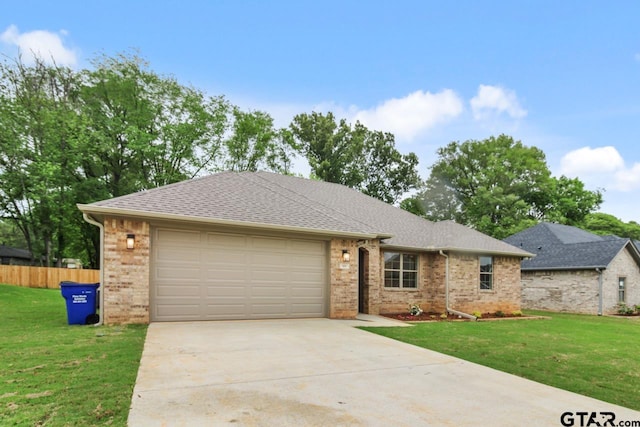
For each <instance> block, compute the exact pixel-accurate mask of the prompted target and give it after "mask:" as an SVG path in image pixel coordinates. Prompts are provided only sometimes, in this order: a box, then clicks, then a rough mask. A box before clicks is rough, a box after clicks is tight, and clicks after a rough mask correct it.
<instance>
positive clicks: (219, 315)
mask: <svg viewBox="0 0 640 427" xmlns="http://www.w3.org/2000/svg"><path fill="white" fill-rule="evenodd" d="M326 252H327V250H326V243H325V242H324V241H320V240H301V239H293V238H280V237H269V236H260V235H247V234H233V233H218V232H210V231H199V230H178V229H169V228H155V229H153V235H152V251H151V254H152V255H151V258H152V265H151V320H152V321H178V320H221V319H265V318H295V317H325V316H326V299H327V271H326V270H327V260H326V258H327V254H326Z"/></svg>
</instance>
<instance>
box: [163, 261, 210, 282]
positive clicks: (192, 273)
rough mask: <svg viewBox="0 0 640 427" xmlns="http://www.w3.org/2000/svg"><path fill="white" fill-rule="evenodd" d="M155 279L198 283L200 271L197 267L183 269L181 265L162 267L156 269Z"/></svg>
mask: <svg viewBox="0 0 640 427" xmlns="http://www.w3.org/2000/svg"><path fill="white" fill-rule="evenodd" d="M156 279H158V280H160V281H162V280H171V281H175V280H181V281H191V280H193V281H196V282H199V281H200V271H199V270H198V268H197V267H193V266H192V267H191V268H185V267H184V266H183V265H180V266H171V265H163V266H162V267H157V268H156Z"/></svg>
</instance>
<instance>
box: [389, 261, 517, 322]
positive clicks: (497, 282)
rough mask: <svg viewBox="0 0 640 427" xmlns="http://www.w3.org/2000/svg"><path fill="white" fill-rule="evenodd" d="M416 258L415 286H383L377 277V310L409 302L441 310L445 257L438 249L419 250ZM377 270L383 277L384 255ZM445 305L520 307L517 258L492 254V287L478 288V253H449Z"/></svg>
mask: <svg viewBox="0 0 640 427" xmlns="http://www.w3.org/2000/svg"><path fill="white" fill-rule="evenodd" d="M418 262H419V267H418V268H419V273H418V287H417V288H416V289H397V288H385V287H384V283H383V280H381V282H382V284H381V285H380V301H381V302H380V307H379V312H380V313H383V314H384V313H398V312H406V311H407V310H408V308H409V305H410V304H418V305H420V307H421V308H422V309H423V310H425V311H431V312H438V313H441V312H444V311H445V309H446V280H447V274H446V263H447V260H446V258H445V257H444V256H442V255H440V254H439V253H433V252H432V253H421V254H420V255H419V261H418ZM380 270H381V272H382V273H381V274H382V277H383V278H384V259H382V260H381V262H380ZM449 308H451V309H454V310H458V311H462V312H466V313H472V312H474V311H480V312H495V311H498V310H502V311H504V312H512V311H515V310H520V308H521V282H520V258H515V257H494V258H493V289H492V290H491V291H481V290H480V264H479V259H478V255H468V254H456V253H450V254H449Z"/></svg>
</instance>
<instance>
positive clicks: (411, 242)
mask: <svg viewBox="0 0 640 427" xmlns="http://www.w3.org/2000/svg"><path fill="white" fill-rule="evenodd" d="M78 207H79V209H80V210H81V211H82V212H83V213H84V214H85V219H86V220H87V221H88V222H91V223H93V224H94V225H98V226H99V227H101V229H102V230H103V231H102V233H103V234H102V239H103V249H102V257H103V260H102V261H103V262H102V263H101V265H102V266H103V267H102V268H103V270H102V275H103V279H102V282H103V292H102V295H103V298H104V301H103V304H104V305H103V307H104V312H103V319H104V321H105V322H106V323H145V322H149V321H189V320H216V319H260V318H296V317H329V318H354V317H355V316H356V315H357V313H358V312H359V311H360V312H364V313H370V314H380V313H391V312H407V311H408V308H409V305H410V304H419V305H420V306H421V307H422V308H423V309H424V310H426V311H436V312H444V311H445V310H446V309H447V306H448V308H450V309H451V310H457V311H460V312H466V313H471V312H474V311H480V312H493V311H497V310H502V311H505V312H511V311H514V310H519V309H520V299H521V287H520V261H521V260H522V258H523V257H526V256H530V255H531V254H529V253H527V252H526V251H524V250H522V249H519V248H515V247H513V246H511V245H508V244H506V243H504V242H502V241H500V240H496V239H493V238H491V237H488V236H486V235H484V234H482V233H480V232H477V231H474V230H471V229H469V228H467V227H464V226H461V225H458V224H456V223H454V222H440V223H433V222H430V221H427V220H425V219H422V218H420V217H417V216H415V215H413V214H411V213H409V212H406V211H404V210H401V209H399V208H396V207H394V206H391V205H388V204H386V203H384V202H381V201H379V200H377V199H374V198H371V197H369V196H366V195H364V194H361V193H359V192H357V191H355V190H353V189H350V188H347V187H345V186H342V185H338V184H331V183H326V182H322V181H313V180H308V179H303V178H296V177H291V176H285V175H278V174H274V173H268V172H255V173H252V172H243V173H235V172H224V173H219V174H215V175H211V176H208V177H203V178H198V179H193V180H189V181H184V182H179V183H176V184H172V185H167V186H164V187H160V188H156V189H152V190H148V191H144V192H139V193H134V194H130V195H127V196H122V197H118V198H114V199H110V200H105V201H101V202H97V203H92V204H89V205H79V206H78ZM128 247H129V249H128Z"/></svg>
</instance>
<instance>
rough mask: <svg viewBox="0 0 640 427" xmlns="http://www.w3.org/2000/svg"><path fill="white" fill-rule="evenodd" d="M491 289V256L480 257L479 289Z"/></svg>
mask: <svg viewBox="0 0 640 427" xmlns="http://www.w3.org/2000/svg"><path fill="white" fill-rule="evenodd" d="M492 289H493V257H490V256H481V257H480V290H483V291H490V290H492Z"/></svg>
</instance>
